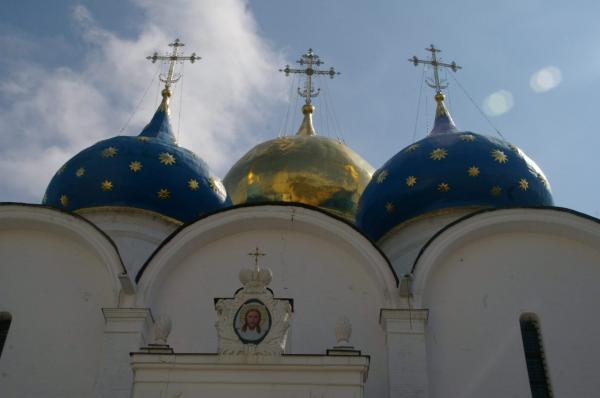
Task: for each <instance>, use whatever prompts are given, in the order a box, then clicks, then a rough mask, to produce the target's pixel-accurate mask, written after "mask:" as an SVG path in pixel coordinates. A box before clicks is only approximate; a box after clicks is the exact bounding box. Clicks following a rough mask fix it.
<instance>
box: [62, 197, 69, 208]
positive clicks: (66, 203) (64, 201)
mask: <svg viewBox="0 0 600 398" xmlns="http://www.w3.org/2000/svg"><path fill="white" fill-rule="evenodd" d="M60 204H61V205H63V207H67V206H68V205H69V197H68V196H67V195H61V196H60Z"/></svg>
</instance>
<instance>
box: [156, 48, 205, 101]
mask: <svg viewBox="0 0 600 398" xmlns="http://www.w3.org/2000/svg"><path fill="white" fill-rule="evenodd" d="M183 46H185V44H183V43H182V42H181V41H180V40H179V39H175V41H174V42H173V43H169V47H173V51H172V52H171V53H170V54H165V55H158V53H157V52H155V53H154V54H152V55H150V56H148V57H146V59H149V60H150V61H152V63H155V62H156V61H168V62H169V71H168V72H167V75H166V76H165V75H163V74H161V75H160V77H159V78H160V81H161V82H163V83H165V90H169V89H170V88H171V84H173V83H176V82H177V81H178V80H179V79H180V78H181V74H180V73H175V64H176V63H180V64H181V63H183V61H190V62H191V63H194V62H196V61H197V60H199V59H201V58H200V57H199V56H197V55H196V53H195V52H194V53H192V55H189V56H185V55H182V54H181V53H180V52H179V49H180V48H181V47H183Z"/></svg>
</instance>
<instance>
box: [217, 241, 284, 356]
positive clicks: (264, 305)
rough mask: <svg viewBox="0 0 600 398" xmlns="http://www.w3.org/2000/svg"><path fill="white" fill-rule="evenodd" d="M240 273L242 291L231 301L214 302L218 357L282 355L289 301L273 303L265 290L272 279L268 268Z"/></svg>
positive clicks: (255, 267)
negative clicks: (219, 355)
mask: <svg viewBox="0 0 600 398" xmlns="http://www.w3.org/2000/svg"><path fill="white" fill-rule="evenodd" d="M250 255H252V256H254V257H255V260H254V268H253V269H252V268H245V269H242V270H241V271H240V274H239V278H240V282H241V283H242V285H243V287H242V288H241V289H239V290H238V291H237V292H236V293H235V296H234V297H233V298H221V299H215V310H216V311H217V322H216V324H215V327H216V328H217V334H218V338H219V346H218V352H219V354H221V355H281V354H283V351H284V349H285V344H286V340H287V333H288V329H289V327H290V321H291V317H292V305H291V300H289V299H276V298H274V296H273V292H272V291H271V290H270V289H268V288H267V286H268V285H269V284H270V283H271V280H272V279H273V274H272V272H271V270H270V269H268V268H262V269H261V268H260V267H259V266H258V256H264V253H260V252H259V250H258V248H257V249H256V251H255V252H254V253H250Z"/></svg>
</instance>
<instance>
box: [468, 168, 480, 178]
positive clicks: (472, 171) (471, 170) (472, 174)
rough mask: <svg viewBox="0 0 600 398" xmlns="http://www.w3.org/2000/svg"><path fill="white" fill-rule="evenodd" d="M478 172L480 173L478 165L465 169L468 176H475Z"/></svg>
mask: <svg viewBox="0 0 600 398" xmlns="http://www.w3.org/2000/svg"><path fill="white" fill-rule="evenodd" d="M479 173H480V171H479V167H477V166H471V167H469V169H468V170H467V174H469V177H477V176H478V175H479Z"/></svg>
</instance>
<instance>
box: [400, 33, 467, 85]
mask: <svg viewBox="0 0 600 398" xmlns="http://www.w3.org/2000/svg"><path fill="white" fill-rule="evenodd" d="M425 50H427V51H429V52H430V53H431V60H429V61H427V60H422V59H419V58H417V56H416V55H415V56H414V57H412V58H409V61H410V62H412V63H413V64H414V65H415V66H417V65H419V64H425V65H431V66H432V67H433V78H434V81H433V82H432V81H430V80H427V85H428V86H429V87H431V88H435V90H436V91H437V92H438V93H441V92H442V90H443V89H445V88H446V87H448V84H445V82H443V81H441V80H440V76H439V68H450V69H452V71H453V72H456V71H457V70H459V69H462V67H460V66H458V65H456V62H454V61H452V62H451V63H449V64H446V63H443V62H440V60H439V59H438V58H437V56H436V53H439V52H441V51H442V50H439V49H437V48H435V47H434V45H433V44H432V45H431V46H429V48H426V49H425Z"/></svg>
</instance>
